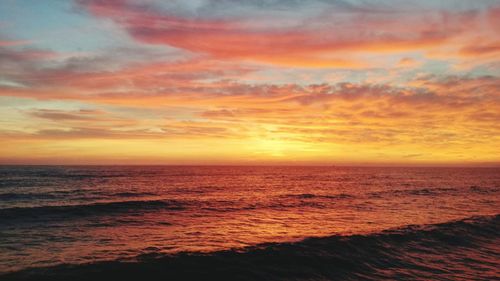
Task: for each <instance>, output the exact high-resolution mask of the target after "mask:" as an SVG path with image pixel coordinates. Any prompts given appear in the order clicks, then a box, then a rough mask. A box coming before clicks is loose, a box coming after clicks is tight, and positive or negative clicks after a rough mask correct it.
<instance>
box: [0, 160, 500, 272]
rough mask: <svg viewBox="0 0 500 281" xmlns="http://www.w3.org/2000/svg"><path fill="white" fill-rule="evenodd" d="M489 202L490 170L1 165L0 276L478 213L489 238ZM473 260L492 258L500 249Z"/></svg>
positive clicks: (496, 191)
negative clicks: (23, 270)
mask: <svg viewBox="0 0 500 281" xmlns="http://www.w3.org/2000/svg"><path fill="white" fill-rule="evenodd" d="M499 203H500V169H494V168H352V167H230V166H228V167H222V166H217V167H216V166H213V167H207V166H204V167H169V166H158V167H151V166H147V167H146V166H144V167H112V166H105V167H97V166H93V167H55V166H38V167H14V166H4V167H1V168H0V272H11V271H18V270H22V269H25V268H28V267H47V266H55V265H59V264H65V263H66V264H80V263H95V262H97V261H101V260H108V261H114V260H126V261H134V260H136V261H137V257H138V256H149V255H159V254H175V253H178V252H184V251H187V252H204V253H210V252H214V251H219V250H228V249H234V248H238V249H241V248H243V247H248V246H254V245H257V244H261V243H268V242H293V241H300V240H302V239H304V238H308V237H325V236H332V235H342V236H345V237H351V238H350V239H354V238H353V237H356V236H353V235H356V234H362V235H365V236H363V237H372V238H371V239H375V238H373V237H378V236H373V235H380V234H378V233H381V231H383V230H386V229H403V228H404V227H407V226H408V225H428V224H437V223H445V222H450V221H456V220H461V219H464V218H468V217H471V216H480V217H482V218H481V220H487V223H486V227H485V228H484V229H483V228H481V229H482V230H481V231H483V232H484V231H486V233H487V234H488V233H489V234H488V235H490V236H487V241H493V242H495V241H497V242H498V233H493V234H491V233H490V232H492V230H491V228H492V227H496V226H497V225H498V217H496V215H497V214H499V213H500V212H499V209H500V207H499V206H500V204H499ZM486 216H493V217H492V218H491V217H490V218H489V219H485V217H486ZM483 224H484V222H483ZM485 229H486V230H485ZM495 229H496V228H495ZM488 231H489V232H488ZM483 232H480V234H481V235H483V234H484V233H483ZM478 233H479V232H478ZM459 234H460V233H457V235H459ZM469 234H470V233H469ZM366 235H368V236H366ZM463 235H464V237H465V235H468V234H467V233H464V234H463ZM478 235H479V234H478ZM330 239H333V238H330ZM478 239H479V238H478ZM356 241H357V240H356ZM363 241H364V240H363ZM363 241H361V242H359V243H365V244H366V243H368V242H366V241H365V242H363ZM448 242H449V241H446V243H448ZM483 242H484V241H483ZM350 243H351V244H349V247H354V246H355V243H354V242H350ZM352 243H354V244H352ZM374 243H375V242H374ZM443 243H444V242H443ZM444 244H445V243H444ZM444 244H443V245H444ZM344 246H345V245H344ZM371 246H373V245H371ZM483 246H484V245H483ZM490 246H491V245H490ZM490 246H484V247H486V249H489V248H488V247H490ZM339 247H340V246H339ZM360 247H367V245H364V246H360ZM424 248H425V247H424V246H422V247H421V248H420V250H422V251H424V250H423V249H424ZM246 249H247V250H248V249H249V248H246ZM354 249H355V247H354ZM316 250H318V249H316ZM351 250H352V249H351ZM241 251H246V250H234V253H239V252H241ZM252 251H253V250H252ZM488 253H489V254H493V255H492V256H491V257H489V258H488ZM247 254H248V253H247ZM337 254H339V253H338V252H337ZM437 254H439V253H437ZM460 255H464V254H463V253H461V254H460ZM480 255H483V256H484V255H486V258H485V260H486V261H488V260H489V262H490V263H491V262H493V266H495V265H498V255H499V253H498V248H495V247H493V248H492V249H489V252H488V251H487V252H486V253H481V254H480ZM495 257H496V259H495ZM394 258H396V257H394ZM472 258H473V257H472V256H471V259H472ZM491 259H493V261H491ZM422 262H423V261H422ZM483 265H484V264H483ZM484 266H486V269H488V267H491V266H492V265H491V264H490V265H487V264H486V265H484ZM448 267H449V266H448ZM339 270H340V269H339ZM486 271H487V270H486Z"/></svg>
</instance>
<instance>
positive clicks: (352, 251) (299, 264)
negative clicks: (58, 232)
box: [0, 215, 500, 280]
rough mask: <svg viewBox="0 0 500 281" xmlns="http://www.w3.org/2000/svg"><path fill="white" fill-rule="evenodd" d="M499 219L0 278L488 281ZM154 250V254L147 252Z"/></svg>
mask: <svg viewBox="0 0 500 281" xmlns="http://www.w3.org/2000/svg"><path fill="white" fill-rule="evenodd" d="M498 245H500V215H494V216H481V217H472V218H468V219H464V220H459V221H453V222H447V223H442V224H436V225H423V226H422V225H414V226H407V227H404V228H399V229H392V230H388V231H383V232H380V233H373V234H367V235H352V236H331V237H324V238H308V239H305V240H303V241H300V242H294V243H268V244H261V245H257V246H253V247H247V248H244V249H233V250H226V251H219V252H213V253H180V254H176V255H162V254H158V253H155V252H152V253H150V254H147V255H141V256H138V257H137V258H136V259H134V260H133V261H130V260H129V261H126V260H116V261H106V262H96V263H91V264H80V265H58V266H54V267H47V268H32V269H25V270H22V271H18V272H13V273H8V274H5V275H3V276H0V279H2V280H68V279H71V280H101V279H110V280H111V279H115V280H139V279H147V280H292V279H293V280H387V279H390V280H403V279H405V280H436V279H439V280H457V279H460V280H472V279H474V280H493V279H495V278H497V277H498V276H500V258H499V250H500V247H499V246H498ZM153 250H154V249H153Z"/></svg>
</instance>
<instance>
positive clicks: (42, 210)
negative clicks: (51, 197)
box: [0, 199, 184, 221]
mask: <svg viewBox="0 0 500 281" xmlns="http://www.w3.org/2000/svg"><path fill="white" fill-rule="evenodd" d="M159 209H168V210H182V209H184V205H183V203H182V202H179V201H176V200H166V199H158V200H130V201H111V202H98V203H92V204H79V205H55V206H39V207H13V208H5V209H0V220H3V221H7V220H16V221H19V220H23V219H40V218H44V217H47V218H50V219H54V218H55V217H59V218H62V219H64V218H68V219H69V218H75V217H76V218H80V217H84V216H91V215H96V216H98V215H111V214H116V213H119V214H122V213H128V212H144V211H148V210H159Z"/></svg>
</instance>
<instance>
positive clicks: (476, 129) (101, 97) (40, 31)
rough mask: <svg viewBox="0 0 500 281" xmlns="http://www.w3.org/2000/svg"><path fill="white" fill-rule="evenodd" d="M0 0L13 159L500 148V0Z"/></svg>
mask: <svg viewBox="0 0 500 281" xmlns="http://www.w3.org/2000/svg"><path fill="white" fill-rule="evenodd" d="M411 2H412V3H410V1H402V0H401V1H397V0H393V1H389V0H387V1H384V0H374V1H361V0H359V1H357V0H331V1H328V0H311V1H298V0H269V1H266V0H255V1H246V0H234V1H229V0H178V1H159V0H158V1H153V0H145V1H126V0H76V1H69V0H54V1H39V0H2V1H1V2H0V112H1V113H0V117H1V118H0V163H4V164H7V163H11V164H321V165H323V164H327V165H332V164H348V165H351V164H354V165H356V164H363V165H364V164H369V165H371V164H373V165H378V164H405V165H406V164H408V165H448V164H450V165H455V164H460V165H489V164H494V165H495V164H496V165H498V163H500V1H497V0H492V1H488V0H484V1H481V0H478V1H470V0H456V1H453V0H449V1H444V0H443V1H436V0H424V1H411Z"/></svg>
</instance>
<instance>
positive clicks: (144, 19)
mask: <svg viewBox="0 0 500 281" xmlns="http://www.w3.org/2000/svg"><path fill="white" fill-rule="evenodd" d="M80 4H81V5H82V6H83V7H85V8H86V9H87V10H88V11H89V12H90V13H91V14H93V15H95V16H98V17H104V18H109V19H111V20H113V21H115V22H116V23H118V24H119V25H120V26H122V27H123V28H124V29H125V30H127V32H128V33H129V34H130V35H131V36H132V37H133V38H135V39H136V40H138V41H140V42H143V43H148V44H163V45H168V46H174V47H177V48H181V49H185V50H189V51H191V52H195V53H202V54H209V55H211V56H214V57H216V58H224V59H245V60H251V61H259V62H266V63H271V64H277V65H288V66H291V65H294V66H302V67H341V68H346V67H350V68H355V67H366V66H367V65H368V64H367V62H366V61H362V60H360V59H359V58H358V57H357V55H358V54H360V53H391V52H392V53H393V52H403V51H411V50H420V51H424V52H426V51H429V50H432V49H433V48H438V47H443V46H452V45H453V44H454V43H455V41H456V40H457V38H460V37H462V36H466V35H467V34H470V33H475V32H476V30H477V29H476V27H478V28H480V26H478V25H479V22H480V19H481V18H482V17H484V15H483V14H481V13H480V12H479V11H474V10H473V11H455V12H450V11H448V12H435V11H433V12H430V11H429V10H415V11H414V13H410V12H409V11H407V10H398V9H397V8H393V9H390V7H386V10H377V9H376V8H374V7H373V6H365V7H354V6H349V7H347V6H346V7H344V8H343V9H338V6H336V5H332V6H330V7H328V6H326V7H325V10H324V11H323V12H322V13H320V12H319V11H316V10H313V11H315V12H316V14H312V15H310V16H309V17H306V18H304V17H301V16H300V15H299V14H298V13H296V11H293V9H290V10H289V13H290V14H292V15H293V16H294V17H295V22H294V21H293V20H292V19H293V17H291V16H290V17H286V15H283V16H284V17H286V18H287V20H286V21H285V23H286V24H278V25H276V26H273V25H272V24H266V25H260V24H259V22H260V21H265V22H267V23H268V22H269V21H270V18H269V17H270V15H268V14H262V13H257V14H255V15H252V14H251V13H250V14H247V15H242V16H240V17H225V18H220V19H219V18H203V17H202V16H193V15H185V16H182V15H174V14H172V13H169V12H168V11H161V10H158V9H152V8H151V7H148V6H147V5H145V4H137V3H135V2H128V1H102V0H99V1H96V0H86V1H80ZM288 4H289V5H291V3H288ZM267 8H269V9H273V6H269V5H268V7H267ZM302 8H304V7H302ZM307 8H308V7H307V6H306V7H305V10H307ZM274 9H277V8H274ZM277 10H278V9H277ZM490 13H491V11H490ZM274 19H275V20H276V21H278V22H279V19H276V18H275V17H274ZM339 19H341V20H339ZM263 27H265V28H263Z"/></svg>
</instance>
